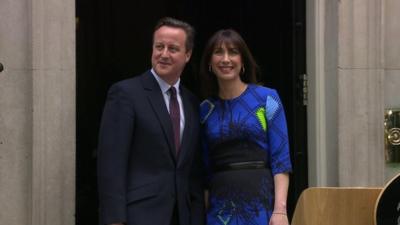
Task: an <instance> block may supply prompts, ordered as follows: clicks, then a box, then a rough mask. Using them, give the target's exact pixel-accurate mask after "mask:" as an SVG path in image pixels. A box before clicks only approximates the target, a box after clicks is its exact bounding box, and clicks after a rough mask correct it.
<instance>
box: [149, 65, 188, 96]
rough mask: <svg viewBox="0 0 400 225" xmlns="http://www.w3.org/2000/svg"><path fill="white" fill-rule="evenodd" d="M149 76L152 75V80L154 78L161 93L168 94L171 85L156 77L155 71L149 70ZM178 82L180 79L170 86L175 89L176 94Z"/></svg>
mask: <svg viewBox="0 0 400 225" xmlns="http://www.w3.org/2000/svg"><path fill="white" fill-rule="evenodd" d="M151 74H153V76H154V78H156V80H157V83H158V85H159V86H160V88H161V91H162V93H166V92H168V90H169V88H170V87H171V85H169V84H168V83H167V82H165V81H164V80H163V79H162V78H161V77H160V76H158V74H157V73H156V71H154V69H151ZM180 82H181V79H178V81H177V82H176V83H175V84H174V85H172V86H174V87H175V89H176V92H177V94H179V84H180Z"/></svg>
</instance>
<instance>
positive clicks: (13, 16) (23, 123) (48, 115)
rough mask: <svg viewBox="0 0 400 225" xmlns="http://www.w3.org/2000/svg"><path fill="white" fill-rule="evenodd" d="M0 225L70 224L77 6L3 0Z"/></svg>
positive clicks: (62, 1) (49, 0)
mask: <svg viewBox="0 0 400 225" xmlns="http://www.w3.org/2000/svg"><path fill="white" fill-rule="evenodd" d="M0 21H1V23H0V62H1V63H3V64H4V66H5V71H3V72H1V73H0V190H1V191H0V208H1V210H0V224H32V225H50V224H51V225H58V224H60V225H61V224H63V225H64V224H65V225H67V224H68V225H73V224H74V210H75V1H74V0H1V1H0Z"/></svg>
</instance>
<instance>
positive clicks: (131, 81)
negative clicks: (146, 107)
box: [111, 72, 148, 91]
mask: <svg viewBox="0 0 400 225" xmlns="http://www.w3.org/2000/svg"><path fill="white" fill-rule="evenodd" d="M145 76H148V72H145V73H143V74H141V75H138V76H134V77H131V78H127V79H124V80H120V81H118V82H116V83H114V84H113V85H112V86H111V88H116V89H122V90H126V91H135V90H136V91H138V90H140V89H139V88H138V87H140V86H141V85H142V82H141V80H142V79H143V77H145Z"/></svg>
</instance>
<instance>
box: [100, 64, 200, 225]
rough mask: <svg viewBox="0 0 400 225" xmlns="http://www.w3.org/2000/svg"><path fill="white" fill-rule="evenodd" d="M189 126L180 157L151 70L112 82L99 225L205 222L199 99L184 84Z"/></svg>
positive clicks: (105, 116) (104, 122) (189, 224)
mask: <svg viewBox="0 0 400 225" xmlns="http://www.w3.org/2000/svg"><path fill="white" fill-rule="evenodd" d="M180 90H181V97H182V102H183V107H184V113H185V127H184V133H183V137H182V142H181V149H180V152H179V155H178V156H176V154H175V146H174V141H173V140H174V139H173V133H172V132H173V131H172V130H173V128H172V123H171V120H170V117H169V113H168V110H167V107H166V104H165V101H164V99H163V96H162V93H161V89H160V87H159V85H158V83H157V81H156V80H155V78H154V77H153V75H152V74H151V72H150V71H147V72H146V73H144V74H142V75H140V76H138V77H135V78H132V79H128V80H124V81H121V82H118V83H116V84H114V85H113V86H112V87H111V88H110V90H109V93H108V97H107V101H106V104H105V107H104V112H103V117H102V122H101V128H100V136H99V146H98V149H99V154H98V185H99V186H98V187H99V201H100V224H109V223H117V222H125V223H127V224H128V225H147V224H148V225H169V223H170V220H171V216H172V212H173V209H174V205H175V204H177V209H178V213H179V220H180V224H181V225H195V224H196V225H197V224H199V225H200V224H203V223H204V197H203V188H202V186H203V184H202V183H203V182H202V179H201V171H200V168H201V163H200V162H201V154H200V152H199V151H200V150H199V149H200V148H199V116H198V112H199V110H198V105H199V104H198V101H197V99H196V97H195V96H194V95H192V94H191V93H190V92H189V91H188V90H187V89H185V88H184V87H183V86H182V85H181V89H180Z"/></svg>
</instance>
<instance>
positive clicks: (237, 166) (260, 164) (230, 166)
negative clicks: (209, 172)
mask: <svg viewBox="0 0 400 225" xmlns="http://www.w3.org/2000/svg"><path fill="white" fill-rule="evenodd" d="M265 168H267V165H266V164H265V162H264V161H249V162H234V163H227V164H223V165H216V166H214V167H213V170H214V172H221V171H227V170H247V169H265Z"/></svg>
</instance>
